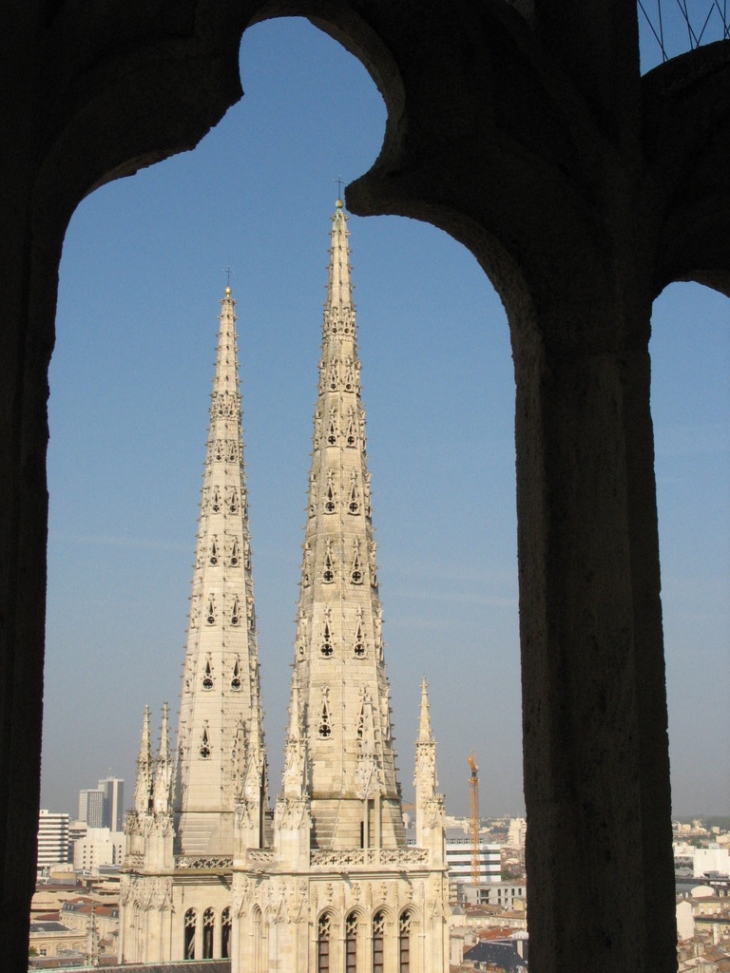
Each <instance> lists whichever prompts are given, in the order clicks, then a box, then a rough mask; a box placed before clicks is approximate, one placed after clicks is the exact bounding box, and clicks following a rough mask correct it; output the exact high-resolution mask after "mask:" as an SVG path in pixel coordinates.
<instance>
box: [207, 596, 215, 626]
mask: <svg viewBox="0 0 730 973" xmlns="http://www.w3.org/2000/svg"><path fill="white" fill-rule="evenodd" d="M205 620H206V622H207V623H208V624H209V625H215V596H214V595H209V596H208V611H207V615H206V618H205Z"/></svg>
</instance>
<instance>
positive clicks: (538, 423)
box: [513, 288, 676, 973]
mask: <svg viewBox="0 0 730 973" xmlns="http://www.w3.org/2000/svg"><path fill="white" fill-rule="evenodd" d="M630 299H631V294H630V292H629V288H623V289H621V299H620V300H618V299H617V300H616V302H615V303H614V304H613V305H612V304H611V303H610V302H606V303H605V304H604V305H603V306H602V307H600V306H599V307H595V306H594V307H592V308H586V307H584V306H577V302H574V301H573V300H572V299H571V295H566V299H565V303H564V304H563V305H562V306H560V307H558V308H553V309H550V311H549V312H547V313H544V314H542V315H541V316H540V318H539V319H538V317H537V315H535V316H532V317H528V316H527V315H525V317H523V318H522V319H520V320H518V321H517V322H515V325H516V326H515V327H514V328H513V336H514V338H513V345H514V359H515V376H516V381H517V409H516V439H517V506H518V525H519V526H518V535H519V573H520V624H521V642H522V687H523V733H524V768H525V800H526V804H527V811H528V828H527V874H528V876H529V885H528V901H529V917H530V931H531V940H530V943H531V956H530V959H531V961H532V962H533V963H535V964H536V965H537V968H538V969H539V970H540V971H541V973H559V971H563V970H566V969H572V968H574V962H575V959H576V957H577V956H579V955H580V952H581V950H582V949H585V946H586V944H587V943H590V944H591V945H590V951H591V963H590V968H591V970H593V971H597V973H598V971H601V973H615V971H617V970H629V969H631V970H635V971H640V970H642V971H643V970H646V971H648V970H667V971H668V970H671V969H673V968H674V965H675V963H676V959H675V947H674V941H675V930H674V923H673V917H674V909H673V902H674V876H673V869H672V861H671V856H670V854H669V851H670V848H671V840H672V836H671V823H670V812H671V795H670V789H669V762H668V744H667V733H666V726H667V713H666V701H665V700H666V695H665V680H664V659H663V650H662V626H661V607H660V600H659V551H658V536H657V515H656V503H655V486H654V472H653V439H652V425H651V417H650V414H649V378H650V370H649V357H648V349H647V345H648V339H649V300H648V298H647V299H646V300H644V301H643V302H642V301H641V300H640V299H639V300H636V299H635V300H634V306H633V307H631V306H630ZM581 902H582V903H583V904H584V905H583V907H581V906H580V903H581ZM588 903H590V905H589V906H588Z"/></svg>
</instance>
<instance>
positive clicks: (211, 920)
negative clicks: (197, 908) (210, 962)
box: [203, 909, 215, 959]
mask: <svg viewBox="0 0 730 973" xmlns="http://www.w3.org/2000/svg"><path fill="white" fill-rule="evenodd" d="M214 935H215V913H214V912H213V910H212V909H206V910H205V912H204V913H203V959H213V938H214Z"/></svg>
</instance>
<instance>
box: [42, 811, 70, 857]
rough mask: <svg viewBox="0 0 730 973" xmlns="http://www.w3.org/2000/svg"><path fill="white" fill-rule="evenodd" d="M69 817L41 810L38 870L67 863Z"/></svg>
mask: <svg viewBox="0 0 730 973" xmlns="http://www.w3.org/2000/svg"><path fill="white" fill-rule="evenodd" d="M69 823H70V816H69V815H68V814H62V813H56V812H54V811H46V810H41V811H40V812H39V814H38V859H37V863H38V870H39V871H40V870H42V869H44V868H49V867H50V866H52V865H58V864H63V863H65V862H67V861H68V829H69Z"/></svg>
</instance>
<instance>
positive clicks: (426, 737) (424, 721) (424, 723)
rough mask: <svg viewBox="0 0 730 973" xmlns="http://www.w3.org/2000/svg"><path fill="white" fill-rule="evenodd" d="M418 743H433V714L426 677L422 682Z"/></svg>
mask: <svg viewBox="0 0 730 973" xmlns="http://www.w3.org/2000/svg"><path fill="white" fill-rule="evenodd" d="M418 742H419V743H433V735H432V734H431V712H430V709H429V705H428V685H427V683H426V677H425V676H424V677H423V679H422V680H421V718H420V720H419V722H418Z"/></svg>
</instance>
